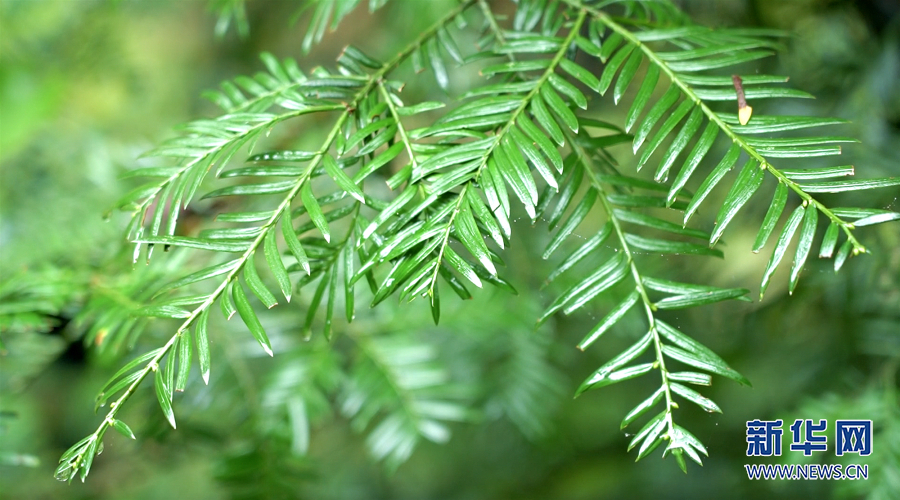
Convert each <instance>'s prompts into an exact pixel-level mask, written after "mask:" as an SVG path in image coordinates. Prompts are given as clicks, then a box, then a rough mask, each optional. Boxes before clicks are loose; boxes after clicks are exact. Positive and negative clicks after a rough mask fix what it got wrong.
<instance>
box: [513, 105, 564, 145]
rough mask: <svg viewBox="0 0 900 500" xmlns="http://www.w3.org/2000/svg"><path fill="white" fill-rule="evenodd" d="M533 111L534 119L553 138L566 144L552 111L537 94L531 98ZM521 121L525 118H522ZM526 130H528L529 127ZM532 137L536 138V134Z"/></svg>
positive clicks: (558, 142)
mask: <svg viewBox="0 0 900 500" xmlns="http://www.w3.org/2000/svg"><path fill="white" fill-rule="evenodd" d="M531 113H532V114H533V115H534V119H535V120H536V121H537V122H538V124H539V125H540V126H541V127H544V130H546V131H547V135H549V136H550V138H551V139H553V140H554V141H555V142H556V143H557V144H559V145H560V147H561V146H564V145H565V142H566V141H565V138H564V137H563V133H562V130H560V128H559V125H557V124H556V120H554V119H553V117H552V116H551V115H550V111H548V110H547V107H546V106H545V105H544V101H543V100H542V99H541V96H539V95H535V96H534V97H533V98H532V99H531ZM523 118H524V117H523ZM520 121H524V120H522V119H520ZM576 122H577V120H576ZM576 126H577V123H576ZM525 131H526V132H528V130H527V129H526V130H525ZM529 135H530V134H529ZM532 139H534V136H532Z"/></svg>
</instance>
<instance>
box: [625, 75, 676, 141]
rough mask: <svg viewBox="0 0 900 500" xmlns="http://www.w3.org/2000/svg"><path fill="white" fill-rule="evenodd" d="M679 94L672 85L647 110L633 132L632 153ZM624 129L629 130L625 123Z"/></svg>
mask: <svg viewBox="0 0 900 500" xmlns="http://www.w3.org/2000/svg"><path fill="white" fill-rule="evenodd" d="M679 95H681V92H680V91H679V90H678V87H676V86H675V85H672V86H670V87H669V90H667V91H666V93H665V94H663V96H662V97H660V98H659V100H658V101H656V104H654V105H653V107H652V108H650V111H649V112H647V116H645V117H644V121H643V122H641V126H640V127H638V129H637V131H636V132H635V133H634V145H633V146H632V149H633V152H634V153H637V150H638V149H639V148H640V147H641V144H643V143H644V140H645V139H647V136H648V135H650V131H651V130H653V126H654V125H656V122H658V121H659V119H660V118H662V117H663V115H664V114H665V113H666V111H667V110H668V109H669V108H670V107H672V105H673V104H675V101H677V100H678V96H679ZM625 130H631V127H629V126H627V124H626V127H625Z"/></svg>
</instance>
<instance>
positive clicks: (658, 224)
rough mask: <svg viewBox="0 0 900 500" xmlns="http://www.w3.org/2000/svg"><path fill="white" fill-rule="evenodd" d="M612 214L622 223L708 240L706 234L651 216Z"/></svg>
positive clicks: (627, 213)
mask: <svg viewBox="0 0 900 500" xmlns="http://www.w3.org/2000/svg"><path fill="white" fill-rule="evenodd" d="M613 214H614V215H615V217H616V218H617V219H619V220H620V221H623V222H630V223H632V224H638V225H640V226H645V227H650V228H653V229H659V230H660V231H666V232H669V233H674V234H680V235H682V236H690V237H692V238H700V239H703V240H705V239H707V238H709V235H708V234H707V233H706V232H704V231H700V230H699V229H688V228H684V227H681V226H680V225H678V224H675V223H672V222H669V221H666V220H662V219H658V218H656V217H653V216H651V215H646V214H642V213H640V212H633V211H631V210H622V209H621V208H614V209H613Z"/></svg>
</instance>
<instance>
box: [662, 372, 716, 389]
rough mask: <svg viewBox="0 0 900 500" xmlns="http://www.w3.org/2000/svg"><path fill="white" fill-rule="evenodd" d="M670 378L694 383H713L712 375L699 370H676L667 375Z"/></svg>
mask: <svg viewBox="0 0 900 500" xmlns="http://www.w3.org/2000/svg"><path fill="white" fill-rule="evenodd" d="M666 378H668V379H669V380H677V381H679V382H686V383H688V384H694V385H707V386H708V385H712V377H711V376H709V375H707V374H705V373H697V372H675V373H669V374H668V375H666Z"/></svg>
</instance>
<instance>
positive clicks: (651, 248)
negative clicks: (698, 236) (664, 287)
mask: <svg viewBox="0 0 900 500" xmlns="http://www.w3.org/2000/svg"><path fill="white" fill-rule="evenodd" d="M625 241H626V242H628V244H629V245H634V246H635V247H637V248H639V249H641V250H645V251H647V252H654V253H671V254H676V255H713V256H715V257H723V254H722V252H721V251H719V250H716V249H714V248H708V247H705V246H703V245H697V244H694V243H686V242H683V241H669V240H661V239H657V238H645V237H643V236H638V235H636V234H625Z"/></svg>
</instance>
